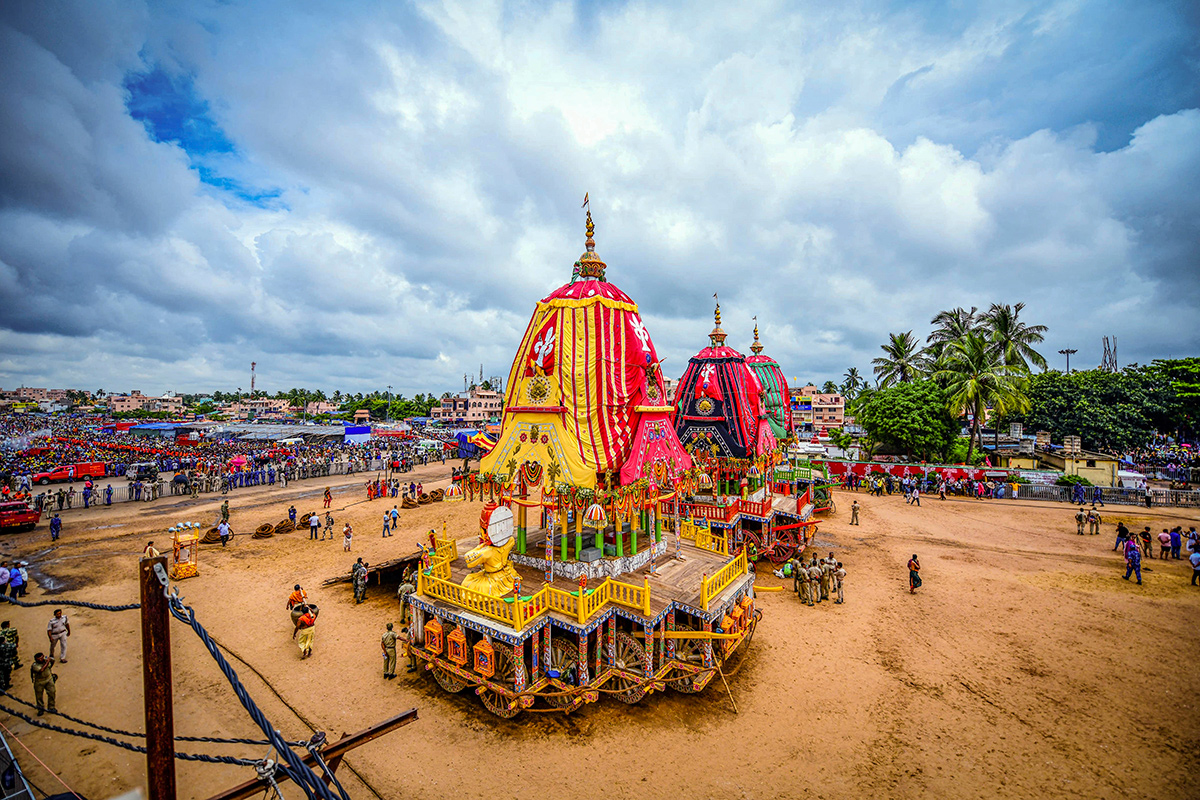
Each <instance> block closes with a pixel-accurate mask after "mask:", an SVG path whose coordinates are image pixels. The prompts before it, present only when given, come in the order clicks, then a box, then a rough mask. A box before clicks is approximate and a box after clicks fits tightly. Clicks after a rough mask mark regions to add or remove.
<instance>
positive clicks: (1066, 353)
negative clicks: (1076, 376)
mask: <svg viewBox="0 0 1200 800" xmlns="http://www.w3.org/2000/svg"><path fill="white" fill-rule="evenodd" d="M1078 352H1079V351H1078V350H1071V349H1065V350H1059V351H1058V354H1059V355H1060V356H1066V357H1067V374H1068V375H1070V374H1071V356H1072V355H1074V354H1075V353H1078Z"/></svg>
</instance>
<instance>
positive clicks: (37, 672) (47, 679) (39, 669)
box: [29, 653, 58, 717]
mask: <svg viewBox="0 0 1200 800" xmlns="http://www.w3.org/2000/svg"><path fill="white" fill-rule="evenodd" d="M53 669H54V659H53V658H46V654H45V653H37V654H36V655H34V657H33V663H32V664H30V665H29V677H30V678H31V679H32V680H33V697H34V699H35V700H36V701H37V712H38V713H37V715H38V716H39V717H40V716H42V715H43V714H45V713H46V710H47V706H48V707H49V710H50V711H51V712H52V713H56V712H57V711H58V708H56V707H55V703H54V701H55V694H56V693H55V689H54V677H55V676H54V672H53V671H52V670H53ZM43 699H45V700H46V701H48V702H47V703H43V702H42V700H43Z"/></svg>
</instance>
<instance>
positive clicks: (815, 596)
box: [808, 557, 821, 606]
mask: <svg viewBox="0 0 1200 800" xmlns="http://www.w3.org/2000/svg"><path fill="white" fill-rule="evenodd" d="M819 602H821V567H820V566H819V565H818V564H817V559H816V557H813V560H812V561H810V562H809V564H808V604H809V605H810V606H811V605H816V604H817V603H819Z"/></svg>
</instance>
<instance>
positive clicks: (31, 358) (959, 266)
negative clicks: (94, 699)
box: [0, 3, 1200, 394]
mask: <svg viewBox="0 0 1200 800" xmlns="http://www.w3.org/2000/svg"><path fill="white" fill-rule="evenodd" d="M1077 5H1078V4H1072V3H1064V4H1058V5H1054V6H1051V7H1041V6H1036V7H1035V6H1029V5H1028V4H1025V3H1012V4H1003V5H1001V6H997V7H987V8H984V9H982V10H980V11H979V12H978V13H976V14H974V15H972V14H966V15H963V16H961V17H960V18H949V19H947V18H943V17H942V16H936V17H935V16H934V15H933V14H922V13H921V11H920V9H917V8H911V9H908V10H906V11H903V12H900V13H889V12H887V11H886V10H880V9H874V8H869V7H868V8H860V7H857V6H855V7H841V6H837V7H830V6H828V5H819V4H818V5H813V6H811V7H800V8H792V7H782V6H778V5H772V4H764V5H755V6H749V7H741V6H729V5H727V4H724V5H723V4H707V5H703V6H697V5H687V6H677V7H669V6H659V5H655V6H649V5H646V4H642V3H628V4H625V5H619V6H615V7H610V8H597V7H593V6H591V5H587V4H582V5H573V4H568V3H548V4H537V5H501V4H492V5H484V6H480V5H476V4H469V5H462V4H456V3H441V4H438V3H431V4H423V5H421V6H419V7H418V9H416V10H413V9H410V8H408V7H405V6H392V5H384V6H361V7H360V6H355V7H346V8H341V7H339V8H338V9H336V10H335V9H332V8H324V7H313V8H310V9H307V10H305V11H304V12H302V13H301V12H297V11H296V10H295V9H294V8H292V6H291V5H290V4H276V3H260V4H254V5H251V6H249V7H246V8H237V9H234V8H230V7H227V6H223V5H213V6H204V7H200V8H199V9H196V8H193V7H190V6H181V7H177V8H169V9H163V8H154V9H151V10H149V11H147V10H146V9H144V8H141V7H130V8H125V7H123V6H120V5H118V6H117V7H115V8H114V9H109V10H108V11H101V10H98V9H97V8H96V7H95V6H91V5H88V4H82V5H77V6H75V7H73V10H71V11H70V12H68V13H67V16H68V17H69V18H70V19H69V23H70V24H62V25H51V24H50V23H49V22H48V21H47V20H46V19H45V18H44V17H43V16H42V15H39V14H37V13H35V12H31V11H30V10H29V8H30V6H23V7H22V8H21V9H19V10H18V11H16V12H11V9H7V8H6V12H11V13H9V14H8V15H7V17H6V21H5V22H4V23H3V24H0V46H3V49H4V50H5V52H6V56H7V57H6V58H5V59H4V60H3V61H2V62H0V79H3V80H4V82H5V85H6V86H7V87H9V88H8V90H6V92H5V94H4V96H3V97H2V98H0V125H2V127H3V129H4V130H5V132H6V136H4V137H0V175H2V177H3V180H2V181H0V304H2V305H0V308H3V309H4V310H3V311H0V344H3V345H4V352H5V354H6V356H5V358H4V359H2V360H0V385H5V386H7V385H9V384H10V383H17V382H24V383H27V384H29V383H34V384H53V385H60V384H71V385H83V386H90V385H91V384H97V385H104V386H105V388H108V389H110V390H112V389H120V388H132V387H125V386H124V384H125V383H128V382H130V381H135V380H136V381H137V382H138V384H139V388H143V389H145V390H147V391H158V390H162V389H172V388H174V389H181V390H182V389H199V388H233V387H236V386H237V385H239V384H242V383H245V379H244V376H243V373H244V371H245V364H244V362H248V361H251V360H256V361H258V362H259V372H260V376H261V378H260V379H261V383H262V385H264V386H267V387H268V388H289V387H291V386H298V385H305V384H307V385H310V386H321V387H323V388H326V389H332V388H342V389H350V390H354V391H358V390H363V389H369V388H374V387H379V386H382V385H384V384H387V383H391V384H393V385H394V386H396V387H397V389H399V390H402V391H405V392H406V393H408V394H412V393H415V392H416V391H428V390H433V391H439V392H440V391H442V390H450V389H454V388H456V386H457V385H458V383H459V381H460V380H461V375H462V373H463V372H470V373H472V374H477V372H478V369H479V364H480V362H483V363H484V364H485V369H486V371H487V372H488V373H489V374H493V373H506V372H507V367H508V363H509V362H510V361H511V358H512V353H513V350H514V349H515V347H516V344H517V340H518V338H519V336H520V335H521V333H522V331H523V330H524V327H525V324H526V322H527V319H528V315H529V313H530V311H531V309H532V307H533V303H534V302H535V301H536V300H537V299H539V298H540V297H542V296H544V295H545V294H546V293H548V292H549V291H550V290H552V289H553V288H554V287H555V286H557V285H558V284H560V283H561V282H563V281H564V280H566V278H567V277H568V276H569V274H570V267H571V263H572V262H573V261H574V260H575V259H576V258H577V256H578V254H579V252H580V251H581V250H582V245H583V241H582V240H583V235H582V218H581V213H582V212H580V211H579V210H578V207H577V204H578V202H579V200H580V198H581V196H582V194H583V192H584V191H585V190H586V191H589V192H590V193H591V197H592V200H593V212H594V216H595V218H596V222H597V227H598V243H599V246H598V249H599V251H600V253H601V255H602V256H603V257H604V258H605V259H606V261H608V263H609V265H610V269H609V277H610V278H611V279H612V280H614V281H615V282H617V283H618V284H619V285H620V286H622V288H624V289H625V290H626V291H628V292H630V294H632V295H633V297H634V298H635V299H636V300H637V301H638V302H639V303H640V304H641V306H642V312H643V316H644V318H645V319H646V321H647V325H648V327H649V329H650V331H651V334H652V335H653V336H654V338H655V342H656V345H657V346H658V349H659V351H660V353H662V354H664V355H666V356H667V358H668V362H667V368H668V372H675V373H678V372H681V371H682V369H683V366H684V364H685V362H686V359H687V358H688V356H690V355H691V354H692V353H693V352H695V350H696V349H698V348H699V347H700V346H701V345H702V344H703V343H704V342H705V340H706V334H707V332H708V330H709V328H710V327H711V295H712V293H713V292H714V291H719V292H720V294H721V298H722V306H723V311H724V313H725V320H724V326H725V328H726V330H727V331H729V333H730V337H731V338H730V343H731V344H734V345H735V346H740V347H743V348H745V347H748V345H749V342H750V329H751V327H752V323H751V322H750V317H751V316H753V315H755V314H757V315H758V318H759V322H760V326H761V328H762V331H763V339H764V343H765V344H766V345H767V348H768V350H767V352H768V353H769V354H771V355H773V356H774V357H776V358H778V359H779V360H780V361H781V363H782V364H783V366H784V370H785V372H786V373H787V374H788V375H797V376H800V377H803V378H811V379H814V380H816V379H818V378H823V377H832V376H835V375H840V374H841V373H842V372H843V371H844V370H845V368H846V367H848V366H851V365H857V366H859V369H860V370H861V371H863V372H866V371H867V370H866V367H867V365H868V364H869V361H870V359H871V358H872V357H873V356H874V355H875V354H876V353H875V352H874V351H876V350H877V347H878V344H879V343H880V342H881V341H883V340H884V339H885V338H886V335H887V333H888V332H889V331H897V330H909V329H915V331H916V332H917V333H918V334H920V335H922V336H923V335H924V332H925V331H926V329H927V323H928V320H929V319H930V318H931V317H932V316H933V314H934V313H936V311H938V310H939V309H941V308H945V307H950V306H954V305H967V306H970V305H981V306H986V305H987V304H989V303H990V302H993V301H1000V302H1016V301H1026V302H1027V303H1028V304H1029V305H1028V308H1027V310H1026V312H1025V313H1026V314H1027V315H1028V316H1029V318H1030V319H1031V320H1033V321H1037V322H1043V323H1046V324H1049V325H1050V326H1051V335H1050V339H1049V340H1048V341H1047V343H1046V348H1045V349H1046V352H1053V350H1056V349H1058V348H1059V347H1062V346H1064V345H1071V346H1075V347H1079V348H1080V349H1081V351H1082V352H1081V356H1080V357H1081V358H1083V357H1084V356H1085V354H1087V357H1088V358H1094V359H1096V360H1098V356H1099V353H1098V351H1099V338H1100V336H1101V335H1105V334H1116V335H1118V336H1119V338H1120V339H1121V341H1122V355H1123V357H1125V358H1126V359H1129V360H1134V359H1136V360H1141V361H1146V360H1148V359H1149V358H1151V357H1153V356H1154V355H1179V354H1183V353H1186V352H1194V351H1195V349H1196V345H1197V343H1198V341H1197V336H1196V334H1194V333H1190V332H1189V331H1190V329H1188V328H1187V327H1186V326H1183V327H1182V328H1181V326H1180V325H1179V324H1178V320H1179V319H1180V317H1181V315H1184V314H1188V313H1194V308H1195V304H1196V302H1197V301H1198V300H1200V297H1198V296H1197V295H1198V279H1197V271H1196V269H1195V264H1196V260H1197V255H1198V248H1200V246H1198V245H1197V242H1200V230H1197V225H1198V224H1200V223H1197V220H1200V205H1198V204H1200V201H1198V200H1197V197H1196V194H1195V191H1194V187H1195V185H1196V184H1197V182H1198V179H1200V135H1198V134H1200V111H1197V110H1195V109H1191V110H1188V109H1189V108H1191V106H1194V105H1200V97H1197V96H1196V92H1195V90H1194V89H1191V90H1189V89H1187V88H1186V86H1187V85H1188V84H1187V82H1186V81H1184V80H1182V78H1180V81H1179V85H1180V86H1184V87H1185V88H1184V89H1181V90H1180V91H1179V93H1177V94H1176V95H1172V96H1171V97H1170V98H1166V99H1161V100H1160V101H1156V102H1158V106H1155V107H1154V109H1153V110H1151V111H1148V112H1142V116H1137V115H1136V114H1135V112H1134V111H1133V110H1130V108H1132V107H1130V106H1128V105H1125V106H1122V109H1123V110H1122V111H1121V113H1122V114H1124V115H1125V116H1124V117H1121V118H1118V117H1116V116H1114V114H1115V112H1113V113H1110V111H1109V109H1108V106H1107V104H1099V103H1093V104H1092V105H1090V106H1088V105H1087V104H1086V103H1083V101H1081V100H1080V97H1079V96H1080V90H1079V85H1080V84H1079V77H1078V76H1079V71H1080V70H1081V69H1084V68H1085V67H1087V68H1092V69H1097V68H1094V67H1093V66H1088V65H1094V63H1096V59H1098V58H1099V57H1100V56H1099V55H1097V54H1102V52H1106V51H1112V50H1113V49H1114V48H1118V49H1119V47H1120V45H1121V43H1122V41H1124V39H1123V37H1126V36H1132V35H1134V33H1135V32H1136V30H1137V28H1136V26H1131V25H1130V24H1129V20H1131V19H1132V20H1134V21H1136V20H1137V19H1138V14H1139V13H1140V12H1139V11H1138V10H1137V9H1136V8H1133V7H1131V9H1130V10H1127V11H1126V12H1123V13H1124V14H1125V16H1123V17H1122V16H1120V15H1115V16H1114V12H1113V11H1112V10H1111V9H1108V10H1106V12H1105V14H1097V13H1095V9H1092V8H1089V7H1084V8H1077V7H1076V6H1077ZM1157 14H1158V12H1155V15H1152V16H1151V17H1147V19H1148V20H1149V21H1148V22H1147V23H1146V28H1147V30H1152V31H1153V33H1154V35H1156V36H1164V37H1167V33H1162V32H1161V31H1162V25H1161V19H1160V18H1159V17H1158V16H1157ZM1151 22H1152V23H1153V26H1151V24H1150V23H1151ZM1083 25H1088V26H1091V27H1088V28H1087V31H1086V32H1087V35H1088V36H1091V37H1094V38H1095V41H1094V42H1093V43H1092V44H1091V45H1088V44H1087V43H1086V42H1084V41H1083V39H1084V37H1083V36H1081V35H1080V26H1083ZM1131 31H1133V32H1131ZM1162 41H1163V42H1165V43H1166V44H1164V48H1165V47H1166V46H1167V45H1169V44H1170V42H1171V41H1174V40H1172V39H1170V38H1169V37H1168V38H1165V39H1163V40H1162ZM1088 46H1090V47H1092V48H1093V49H1094V50H1095V51H1096V52H1095V53H1092V52H1091V51H1086V52H1083V53H1082V54H1081V51H1080V48H1085V47H1088ZM1055 48H1061V49H1062V50H1063V54H1062V56H1061V58H1060V59H1059V60H1058V61H1055V60H1054V57H1053V55H1052V53H1053V51H1054V50H1055ZM1031 53H1032V54H1034V55H1030V54H1031ZM1048 53H1050V54H1051V55H1047V54H1048ZM1035 56H1036V57H1035ZM1089 59H1090V60H1089ZM1147 64H1148V65H1149V66H1147V67H1146V69H1151V68H1152V67H1153V68H1154V69H1157V70H1158V72H1159V73H1162V74H1165V73H1163V70H1164V69H1165V68H1164V67H1163V66H1162V65H1161V64H1159V62H1147ZM1081 65H1084V66H1081ZM155 66H160V67H162V68H163V69H165V70H167V71H168V72H170V73H171V74H183V75H189V76H191V78H192V79H193V80H194V85H195V87H196V90H197V91H198V92H199V94H200V95H201V96H202V97H203V99H204V100H205V101H207V103H208V104H209V108H210V114H211V117H212V121H213V122H214V123H215V124H216V125H218V126H220V128H221V129H223V130H224V132H225V134H226V136H228V138H229V140H230V141H231V142H232V143H233V145H234V147H235V152H233V153H225V154H216V155H211V154H210V155H207V156H204V157H203V158H201V159H199V161H200V162H201V163H204V164H205V165H206V167H208V168H211V169H215V170H218V171H219V172H221V173H222V174H223V175H225V176H226V177H229V178H231V179H234V180H236V181H239V182H240V183H242V184H244V185H246V186H249V187H263V188H275V187H277V188H278V189H279V192H280V194H279V197H278V199H277V200H275V201H271V202H268V203H266V204H265V207H258V206H256V205H254V204H253V203H250V202H246V201H245V200H243V199H239V198H238V197H237V196H236V195H235V194H232V193H230V192H227V191H224V190H222V189H220V188H218V187H214V186H210V185H207V184H205V183H203V182H202V181H201V180H200V176H199V174H198V172H197V170H196V169H195V168H194V164H195V163H196V161H195V160H193V159H192V158H189V154H188V153H185V152H184V151H183V149H181V148H180V147H179V146H177V145H175V144H172V143H159V142H155V141H153V140H152V139H151V137H150V135H149V134H148V133H147V129H146V127H145V126H143V125H142V124H141V123H139V122H137V121H136V120H134V119H131V118H130V116H129V113H128V112H127V110H126V108H125V105H124V94H123V89H122V81H123V76H125V75H126V74H127V73H128V72H129V71H131V70H146V69H151V68H153V67H155ZM1168 66H1170V67H1171V69H1173V70H1174V72H1170V71H1169V70H1168V72H1170V74H1171V75H1176V74H1178V75H1179V76H1183V77H1186V76H1187V74H1188V70H1189V69H1190V70H1192V72H1193V73H1194V67H1188V66H1187V65H1186V63H1184V62H1183V60H1182V59H1180V60H1179V63H1178V64H1168ZM1058 69H1061V70H1070V71H1072V72H1071V74H1072V78H1071V80H1068V81H1063V82H1062V87H1061V89H1060V88H1058V87H1057V86H1056V72H1055V70H1058ZM1127 72H1128V73H1129V75H1130V76H1131V77H1130V81H1131V83H1130V84H1129V85H1125V84H1122V83H1120V82H1119V79H1118V78H1114V77H1113V74H1112V73H1111V72H1105V71H1102V70H1101V71H1098V72H1095V74H1096V76H1097V80H1103V81H1107V82H1109V84H1110V85H1108V86H1106V87H1103V88H1105V89H1106V91H1107V93H1108V95H1109V96H1118V97H1119V96H1123V95H1124V94H1129V93H1134V92H1136V91H1138V84H1137V83H1136V80H1138V78H1137V75H1138V74H1140V73H1138V72H1137V70H1136V69H1130V70H1127ZM1160 77H1161V75H1160ZM1158 83H1159V84H1166V83H1170V81H1169V80H1167V79H1166V78H1163V79H1162V80H1159V82H1158ZM1193 83H1195V82H1194V81H1193ZM1189 91H1190V92H1191V94H1190V95H1189V94H1188V92H1189ZM1056 92H1061V93H1062V94H1057V95H1056ZM1022 94H1025V95H1027V100H1025V101H1022ZM1056 99H1057V100H1058V102H1056ZM1081 103H1083V105H1080V104H1081ZM1172 103H1174V104H1172ZM1067 106H1071V107H1072V108H1074V107H1076V106H1079V107H1080V108H1082V110H1081V111H1077V112H1072V114H1073V116H1070V117H1067V116H1062V115H1060V113H1059V111H1058V109H1059V108H1062V107H1067ZM1088 114H1090V115H1091V116H1088ZM1122 125H1123V126H1125V127H1126V129H1127V131H1128V133H1129V135H1130V139H1129V141H1128V143H1127V145H1125V146H1122V147H1116V148H1112V147H1109V148H1102V147H1101V146H1100V144H1099V142H1100V141H1101V140H1102V139H1104V140H1107V139H1108V138H1111V135H1112V134H1111V130H1112V129H1113V127H1114V126H1122ZM192 156H193V157H195V154H192ZM1092 351H1094V353H1093V352H1092ZM1084 363H1087V362H1086V361H1085V362H1084ZM672 365H673V366H672Z"/></svg>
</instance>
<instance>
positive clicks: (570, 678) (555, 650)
mask: <svg viewBox="0 0 1200 800" xmlns="http://www.w3.org/2000/svg"><path fill="white" fill-rule="evenodd" d="M546 669H547V672H557V673H558V680H560V681H562V682H563V683H565V684H567V685H568V686H578V685H579V680H578V678H577V677H576V676H577V675H579V648H578V647H576V646H575V643H574V642H572V641H571V640H570V639H567V638H565V637H564V636H558V637H554V638H551V639H550V663H549V664H547V665H546ZM555 691H557V690H555ZM546 702H547V703H549V704H550V705H552V706H554V707H556V708H566V707H567V706H569V705H571V704H572V703H573V702H575V699H574V698H573V697H572V696H571V695H569V694H561V695H557V696H554V697H547V698H546Z"/></svg>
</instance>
